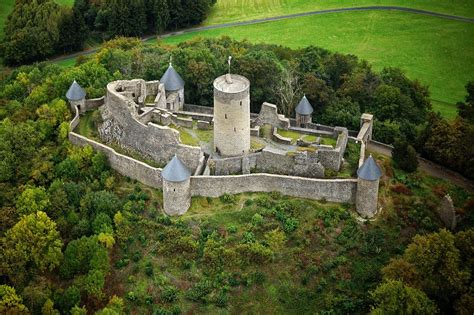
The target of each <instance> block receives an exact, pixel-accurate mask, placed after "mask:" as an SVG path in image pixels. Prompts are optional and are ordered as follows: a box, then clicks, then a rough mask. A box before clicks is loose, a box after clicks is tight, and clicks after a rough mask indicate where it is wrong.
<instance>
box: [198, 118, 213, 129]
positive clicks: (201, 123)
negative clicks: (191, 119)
mask: <svg viewBox="0 0 474 315" xmlns="http://www.w3.org/2000/svg"><path fill="white" fill-rule="evenodd" d="M196 127H197V129H200V130H210V129H212V125H211V123H210V122H209V121H205V120H198V121H197V124H196Z"/></svg>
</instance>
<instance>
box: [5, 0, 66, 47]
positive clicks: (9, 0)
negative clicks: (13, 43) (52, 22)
mask: <svg viewBox="0 0 474 315" xmlns="http://www.w3.org/2000/svg"><path fill="white" fill-rule="evenodd" d="M55 1H56V3H58V4H61V5H67V6H72V5H73V4H74V0H55ZM14 5H15V0H1V1H0V39H1V38H3V26H4V25H5V22H6V20H7V17H8V15H9V14H10V12H11V11H12V10H13V6H14Z"/></svg>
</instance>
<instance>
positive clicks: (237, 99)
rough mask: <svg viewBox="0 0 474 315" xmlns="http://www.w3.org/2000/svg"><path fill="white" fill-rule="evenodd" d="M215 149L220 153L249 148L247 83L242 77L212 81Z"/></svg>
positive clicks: (248, 95)
mask: <svg viewBox="0 0 474 315" xmlns="http://www.w3.org/2000/svg"><path fill="white" fill-rule="evenodd" d="M214 150H215V152H217V153H218V154H219V155H221V156H240V155H244V154H246V153H248V152H249V150H250V82H249V80H247V78H245V77H243V76H240V75H236V74H231V75H229V74H226V75H223V76H220V77H218V78H217V79H215V80H214Z"/></svg>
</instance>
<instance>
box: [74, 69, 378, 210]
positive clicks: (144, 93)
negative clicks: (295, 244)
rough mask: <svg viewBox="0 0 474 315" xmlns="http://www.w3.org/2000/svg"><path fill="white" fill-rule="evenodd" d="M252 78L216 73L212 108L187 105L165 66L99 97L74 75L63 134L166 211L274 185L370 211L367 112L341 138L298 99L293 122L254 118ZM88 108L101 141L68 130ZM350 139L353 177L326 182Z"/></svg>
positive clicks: (269, 109) (113, 85)
mask: <svg viewBox="0 0 474 315" xmlns="http://www.w3.org/2000/svg"><path fill="white" fill-rule="evenodd" d="M250 84H251V83H250V82H249V80H248V79H247V78H245V77H243V76H240V75H236V74H230V73H228V74H225V75H222V76H220V77H218V78H216V79H215V80H214V84H213V85H214V107H213V108H210V107H202V106H196V105H189V104H186V103H185V101H184V86H185V83H184V81H183V79H182V78H181V77H180V75H179V74H178V73H177V71H176V70H175V69H174V68H173V66H172V65H171V63H170V66H169V67H168V69H167V71H166V72H165V74H164V75H163V77H162V78H161V79H160V80H159V81H158V80H157V81H148V82H146V81H144V80H141V79H134V80H121V81H114V82H110V83H109V84H108V85H107V91H106V95H105V96H104V97H102V98H99V99H86V93H85V91H84V90H83V89H82V88H81V87H80V86H79V84H78V83H77V82H76V81H74V82H73V83H72V85H71V87H70V88H69V90H68V92H67V94H66V97H67V98H68V100H69V102H70V104H71V107H72V109H73V110H74V111H75V113H76V115H75V117H74V119H73V121H72V122H71V132H70V133H69V139H70V140H71V142H72V143H74V144H76V145H91V146H93V147H94V148H95V149H97V150H99V151H102V152H104V153H105V154H106V155H107V157H108V159H109V162H110V164H111V166H112V167H113V168H114V169H116V170H117V171H118V172H119V173H121V174H123V175H125V176H129V177H131V178H134V179H137V180H139V181H141V182H143V183H144V184H147V185H150V186H152V187H156V188H162V190H163V209H164V211H165V213H166V214H168V215H182V214H184V213H186V211H187V210H188V209H189V207H190V205H191V198H192V196H209V197H218V196H221V195H223V194H236V193H242V192H271V191H278V192H281V193H282V194H285V195H290V196H295V197H301V198H310V199H319V200H322V199H324V200H327V201H333V202H343V203H353V204H355V205H356V210H357V212H358V213H359V214H360V215H361V216H363V217H365V218H371V217H373V216H374V215H375V214H376V212H377V196H378V187H379V179H380V177H381V175H382V173H381V170H380V168H379V166H378V165H377V163H376V162H375V160H374V159H373V158H372V156H369V157H368V158H365V148H366V144H367V142H368V141H370V140H371V137H372V128H373V116H372V115H370V114H363V115H362V117H361V128H360V130H359V132H358V134H357V136H349V132H348V130H347V129H346V128H343V127H329V126H324V125H319V124H315V123H313V122H312V119H311V115H312V112H313V108H312V106H311V104H310V103H309V101H308V99H307V98H306V96H303V97H302V99H301V101H300V103H299V104H298V106H296V109H295V111H296V113H295V114H296V115H295V116H296V119H291V118H287V117H284V116H283V115H280V114H278V112H277V107H276V106H275V105H273V104H269V103H263V104H262V107H261V110H260V113H259V114H254V113H251V112H250ZM96 109H98V110H99V111H100V114H101V117H102V123H101V124H100V126H99V128H98V133H99V137H100V142H99V141H96V140H93V139H88V138H86V137H84V136H82V135H79V134H77V133H75V132H74V129H75V128H76V127H77V125H78V124H79V123H80V114H81V113H85V112H87V111H90V110H96ZM185 132H186V133H187V136H188V137H196V138H197V135H198V134H204V135H206V137H204V138H205V139H204V140H203V139H199V140H200V141H199V144H198V145H196V144H194V145H189V144H184V143H183V141H181V140H182V138H183V136H184V133H185ZM285 132H286V133H290V134H292V135H294V134H296V135H298V139H292V138H290V137H288V136H285V135H284V134H285ZM209 138H212V139H209ZM325 141H326V142H327V143H325ZM349 141H353V142H356V143H360V152H359V164H358V170H357V178H331V179H328V178H326V173H328V172H332V173H337V172H339V171H340V170H341V167H342V166H343V165H344V163H345V162H344V154H345V151H346V146H347V144H348V142H349ZM110 143H115V144H119V145H120V146H121V147H123V148H127V149H132V150H134V151H135V152H138V153H139V154H140V155H142V156H144V157H146V158H149V159H151V160H153V161H154V162H156V163H157V164H160V165H166V166H164V167H163V168H161V167H152V166H150V165H148V164H146V163H144V162H142V161H139V160H136V159H133V158H131V157H129V156H126V155H123V154H120V153H118V152H116V151H115V150H114V149H112V148H111V147H110V146H108V145H107V144H110ZM330 143H332V144H330Z"/></svg>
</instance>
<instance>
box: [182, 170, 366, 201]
mask: <svg viewBox="0 0 474 315" xmlns="http://www.w3.org/2000/svg"><path fill="white" fill-rule="evenodd" d="M356 190H357V180H356V179H330V180H326V179H314V178H301V177H292V176H282V175H274V174H249V175H238V176H193V177H191V194H192V195H193V196H205V197H219V196H222V195H223V194H226V193H227V194H239V193H243V192H272V191H277V192H280V193H282V194H283V195H287V196H293V197H298V198H308V199H315V200H321V199H326V200H327V201H332V202H347V203H355V195H356Z"/></svg>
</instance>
